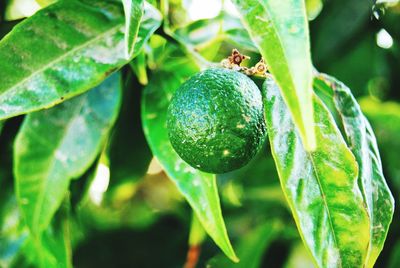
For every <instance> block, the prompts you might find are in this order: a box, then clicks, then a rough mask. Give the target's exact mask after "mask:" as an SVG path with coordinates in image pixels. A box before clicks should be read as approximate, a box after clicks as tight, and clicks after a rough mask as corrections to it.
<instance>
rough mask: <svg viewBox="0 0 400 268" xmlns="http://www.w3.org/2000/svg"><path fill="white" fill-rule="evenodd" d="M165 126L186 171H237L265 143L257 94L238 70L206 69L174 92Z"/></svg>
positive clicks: (259, 101)
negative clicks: (187, 167) (191, 167)
mask: <svg viewBox="0 0 400 268" xmlns="http://www.w3.org/2000/svg"><path fill="white" fill-rule="evenodd" d="M167 124H168V134H169V138H170V141H171V144H172V146H173V148H174V149H175V151H176V152H177V153H178V155H179V156H180V157H181V158H182V159H183V160H185V161H186V162H187V163H189V164H190V165H191V166H193V167H195V168H197V169H199V170H202V171H205V172H210V173H225V172H228V171H231V170H234V169H238V168H240V167H242V166H244V165H245V164H247V163H248V162H249V161H250V160H251V159H252V158H253V157H254V155H255V154H256V153H257V151H258V150H259V149H260V147H261V146H262V143H263V141H264V138H265V121H264V112H263V103H262V97H261V93H260V90H259V89H258V87H257V86H256V84H255V83H254V82H253V81H252V80H251V79H250V78H249V77H247V76H246V75H244V74H242V73H239V72H237V71H233V70H229V69H222V68H214V69H208V70H205V71H203V72H200V73H197V74H195V75H194V76H192V77H191V78H189V79H188V80H187V81H186V82H185V83H183V84H182V85H181V86H180V87H179V89H178V90H177V91H176V92H175V94H174V96H173V98H172V100H171V103H170V105H169V107H168V114H167Z"/></svg>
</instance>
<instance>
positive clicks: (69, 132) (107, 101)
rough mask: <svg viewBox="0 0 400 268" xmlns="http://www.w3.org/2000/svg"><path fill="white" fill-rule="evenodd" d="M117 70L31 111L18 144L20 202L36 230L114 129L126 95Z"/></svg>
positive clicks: (16, 168) (44, 224) (43, 226)
mask: <svg viewBox="0 0 400 268" xmlns="http://www.w3.org/2000/svg"><path fill="white" fill-rule="evenodd" d="M120 83H121V82H120V76H119V75H118V74H115V75H113V76H111V77H110V78H108V79H107V80H105V81H104V82H103V83H102V84H101V85H100V86H98V87H97V88H95V89H93V90H91V91H89V92H88V93H86V94H84V95H82V96H79V97H76V98H74V99H72V100H70V101H67V102H65V103H63V104H61V105H59V106H57V107H54V108H53V109H49V110H44V111H40V112H36V113H32V114H29V115H28V116H27V117H26V118H25V121H24V123H23V125H22V128H21V130H20V131H19V133H18V135H17V138H16V141H15V145H14V161H15V165H14V173H15V180H16V181H15V185H16V192H17V198H18V202H19V206H20V208H21V211H22V214H23V216H24V219H25V222H26V224H27V226H28V227H29V228H30V230H31V231H32V233H35V234H40V233H41V232H42V231H43V230H45V229H46V228H47V226H48V225H49V223H50V220H51V218H52V217H53V215H54V213H55V212H56V210H57V209H58V208H59V206H60V204H61V202H62V200H63V199H64V196H65V193H66V192H67V190H68V186H69V182H70V180H71V179H73V178H77V177H79V176H80V175H82V174H83V173H84V172H85V171H86V170H87V169H88V168H89V166H90V165H91V164H92V163H93V161H94V160H95V158H96V156H97V155H98V153H99V151H100V149H101V146H102V144H103V142H104V140H105V138H106V137H107V135H108V132H109V130H110V128H111V127H112V125H113V123H114V121H115V119H116V116H117V112H118V110H119V105H120V98H121V85H120Z"/></svg>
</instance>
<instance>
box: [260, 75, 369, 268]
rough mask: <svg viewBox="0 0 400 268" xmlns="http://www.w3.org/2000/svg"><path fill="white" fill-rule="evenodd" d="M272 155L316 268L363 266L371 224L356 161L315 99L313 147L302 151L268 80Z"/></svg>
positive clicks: (265, 89)
mask: <svg viewBox="0 0 400 268" xmlns="http://www.w3.org/2000/svg"><path fill="white" fill-rule="evenodd" d="M263 94H265V116H266V123H267V130H268V137H269V140H270V143H271V151H272V154H273V156H274V160H275V164H276V167H277V170H278V174H279V178H280V181H281V186H282V189H283V192H284V194H285V196H286V199H287V201H288V204H289V206H290V208H291V211H292V214H293V216H294V219H295V222H296V224H297V227H298V229H299V232H300V235H301V237H302V239H303V241H304V243H305V245H306V247H307V248H308V250H309V251H310V253H311V255H312V256H313V258H314V260H315V262H316V264H317V265H318V266H319V267H363V265H364V261H365V259H366V257H367V249H368V244H369V238H370V232H369V230H370V223H369V218H368V213H367V211H366V208H365V206H364V202H363V198H362V194H361V192H360V190H359V188H358V184H357V177H358V168H357V162H356V160H355V158H354V156H353V154H352V153H351V151H350V150H349V149H348V148H347V145H346V142H345V141H344V139H343V137H342V135H341V133H340V131H339V129H338V128H337V127H336V125H335V121H334V119H333V117H332V116H331V114H330V113H329V111H328V110H327V108H326V107H325V106H324V105H323V103H322V102H321V101H320V100H319V99H318V98H317V97H316V96H315V95H314V97H313V105H314V116H315V118H314V119H315V122H316V127H315V130H316V139H317V142H318V145H319V146H318V147H317V149H316V150H315V151H314V152H307V151H306V150H305V148H304V146H303V144H302V143H301V139H300V135H299V133H298V132H297V129H296V128H295V126H294V124H293V121H292V118H291V116H290V113H289V110H288V108H287V106H286V104H285V102H284V100H283V98H282V96H281V93H280V91H279V88H278V86H277V85H276V83H275V82H274V81H273V79H272V78H268V79H267V80H266V81H265V83H264V84H263Z"/></svg>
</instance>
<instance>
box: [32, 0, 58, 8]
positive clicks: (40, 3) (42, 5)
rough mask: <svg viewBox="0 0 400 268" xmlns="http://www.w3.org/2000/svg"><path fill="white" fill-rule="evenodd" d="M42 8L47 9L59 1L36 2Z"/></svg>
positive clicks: (37, 0) (43, 0)
mask: <svg viewBox="0 0 400 268" xmlns="http://www.w3.org/2000/svg"><path fill="white" fill-rule="evenodd" d="M35 1H36V2H37V3H38V4H39V5H40V6H41V7H46V6H48V5H51V4H53V3H55V2H57V0H35Z"/></svg>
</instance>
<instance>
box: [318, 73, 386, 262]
mask: <svg viewBox="0 0 400 268" xmlns="http://www.w3.org/2000/svg"><path fill="white" fill-rule="evenodd" d="M314 84H315V87H316V89H317V90H318V91H322V92H323V93H324V94H328V95H330V97H331V100H332V102H334V104H335V108H336V110H337V112H338V114H339V115H340V119H341V122H342V123H343V126H344V135H345V137H346V140H347V143H348V146H349V148H351V150H352V152H353V154H354V156H355V157H356V160H357V163H358V166H359V177H358V184H359V186H360V189H361V191H362V193H363V197H364V201H365V203H366V206H367V208H368V212H369V218H370V221H371V229H370V231H371V241H370V244H369V255H368V258H367V262H366V264H367V265H366V267H373V266H374V264H375V261H376V259H377V258H378V256H379V254H380V252H381V251H382V248H383V245H384V242H385V239H386V235H387V232H388V230H389V226H390V223H391V221H392V218H393V213H394V199H393V196H392V194H391V192H390V190H389V187H388V186H387V184H386V181H385V177H384V175H383V171H382V163H381V158H380V156H379V151H378V146H377V143H376V138H375V135H374V133H373V130H372V128H371V126H370V124H369V122H368V120H367V119H366V118H365V116H364V115H363V113H362V111H361V109H360V106H359V105H358V103H357V101H356V99H355V98H354V97H353V95H352V94H351V91H350V89H349V88H348V87H346V86H345V85H344V84H343V83H341V82H339V81H337V80H336V79H335V78H333V77H331V76H328V75H325V74H320V75H318V76H317V78H316V80H315V82H314Z"/></svg>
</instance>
